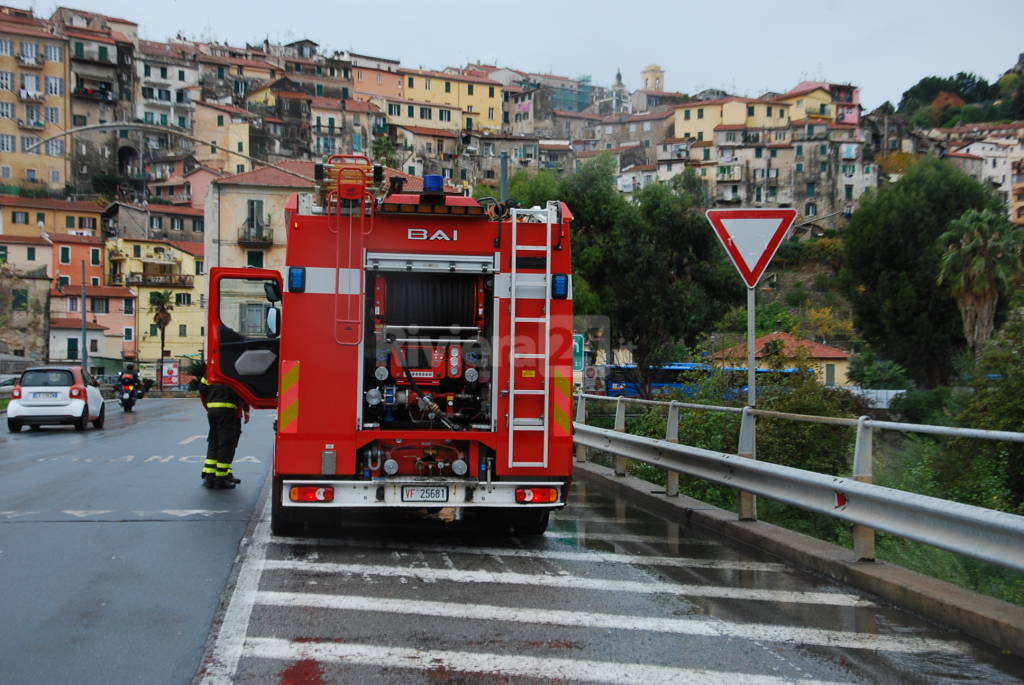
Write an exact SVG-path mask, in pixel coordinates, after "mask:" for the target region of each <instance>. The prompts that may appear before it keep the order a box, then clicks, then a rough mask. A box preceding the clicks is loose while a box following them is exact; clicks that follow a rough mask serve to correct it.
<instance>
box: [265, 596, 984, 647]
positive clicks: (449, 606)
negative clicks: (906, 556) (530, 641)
mask: <svg viewBox="0 0 1024 685" xmlns="http://www.w3.org/2000/svg"><path fill="white" fill-rule="evenodd" d="M255 600H256V604H261V605H268V606H279V607H314V608H318V609H332V610H338V611H373V612H384V613H392V614H412V615H416V616H436V617H443V618H457V619H467V620H484V621H508V622H512V623H535V624H540V625H550V626H578V627H582V628H605V629H612V630H634V631H651V632H661V633H674V634H677V635H697V636H701V637H734V638H742V639H745V640H760V641H762V642H782V643H787V644H799V645H820V646H823V647H846V648H852V649H872V650H878V649H884V650H886V651H890V652H910V653H915V652H927V653H931V652H945V653H959V652H962V651H963V650H964V649H966V648H967V647H966V645H964V644H963V643H961V642H956V641H951V640H935V639H929V638H921V637H909V636H901V635H876V634H871V633H851V632H846V631H841V630H818V629H813V628H800V627H792V626H778V625H770V624H765V623H735V622H730V621H715V620H709V619H704V618H701V619H676V618H650V617H646V616H625V615H622V614H602V613H590V612H578V611H557V610H554V609H544V610H543V611H538V610H536V609H517V608H515V607H502V606H488V605H484V604H455V603H452V602H425V601H420V600H411V599H388V598H386V597H358V596H351V595H321V594H313V593H296V592H259V593H257V594H256V598H255Z"/></svg>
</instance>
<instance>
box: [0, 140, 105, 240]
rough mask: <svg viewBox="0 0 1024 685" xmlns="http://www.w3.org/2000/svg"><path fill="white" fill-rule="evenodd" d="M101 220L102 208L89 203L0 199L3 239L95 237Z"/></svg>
mask: <svg viewBox="0 0 1024 685" xmlns="http://www.w3.org/2000/svg"><path fill="white" fill-rule="evenodd" d="M3 159H4V160H5V161H4V162H3V163H6V157H4V158H3ZM102 216H103V207H101V206H99V205H97V204H96V203H95V202H90V201H88V200H75V201H68V200H56V199H50V198H43V197H19V196H15V195H0V234H4V235H23V236H36V237H38V236H39V235H40V233H41V232H42V231H45V232H47V233H74V234H77V235H91V236H98V235H100V225H101V224H100V222H101V220H102Z"/></svg>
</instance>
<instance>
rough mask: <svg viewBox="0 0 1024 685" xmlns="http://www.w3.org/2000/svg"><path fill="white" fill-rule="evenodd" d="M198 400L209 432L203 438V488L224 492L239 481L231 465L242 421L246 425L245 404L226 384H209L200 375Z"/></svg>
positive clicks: (246, 413)
mask: <svg viewBox="0 0 1024 685" xmlns="http://www.w3.org/2000/svg"><path fill="white" fill-rule="evenodd" d="M199 398H200V399H201V400H202V402H203V406H204V407H205V408H206V417H207V419H208V420H209V422H210V432H209V434H208V435H207V438H206V463H205V464H203V486H204V487H207V488H211V489H214V490H227V489H230V488H233V487H235V485H236V484H238V483H241V482H242V481H241V480H240V479H238V478H235V475H234V473H233V472H232V470H231V462H232V461H233V460H234V458H235V448H236V447H238V439H239V437H241V435H242V419H243V417H244V418H245V422H246V423H249V405H248V404H246V402H245V400H243V399H242V398H241V397H239V396H238V394H237V393H236V392H235V391H234V390H232V389H231V388H230V387H228V386H227V385H223V384H221V383H210V382H209V381H208V380H206V377H205V376H204V377H203V379H202V381H200V383H199Z"/></svg>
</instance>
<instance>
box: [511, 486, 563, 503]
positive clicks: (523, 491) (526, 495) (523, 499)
mask: <svg viewBox="0 0 1024 685" xmlns="http://www.w3.org/2000/svg"><path fill="white" fill-rule="evenodd" d="M557 501H558V488H516V502H519V503H520V504H550V503H552V502H557Z"/></svg>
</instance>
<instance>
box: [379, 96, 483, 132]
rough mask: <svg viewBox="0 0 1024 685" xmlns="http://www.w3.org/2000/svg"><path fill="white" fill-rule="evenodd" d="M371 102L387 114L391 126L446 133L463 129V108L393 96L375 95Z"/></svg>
mask: <svg viewBox="0 0 1024 685" xmlns="http://www.w3.org/2000/svg"><path fill="white" fill-rule="evenodd" d="M370 102H371V103H373V104H374V105H376V106H377V108H378V109H380V111H382V112H384V113H385V114H387V122H388V123H389V124H395V125H397V126H419V127H421V128H439V129H443V130H445V131H459V130H460V129H461V128H462V121H463V111H462V108H461V107H456V106H454V105H449V104H436V103H431V102H425V101H419V100H409V99H407V98H401V97H395V96H391V95H375V96H373V97H372V98H371V99H370ZM467 116H468V115H467Z"/></svg>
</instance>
